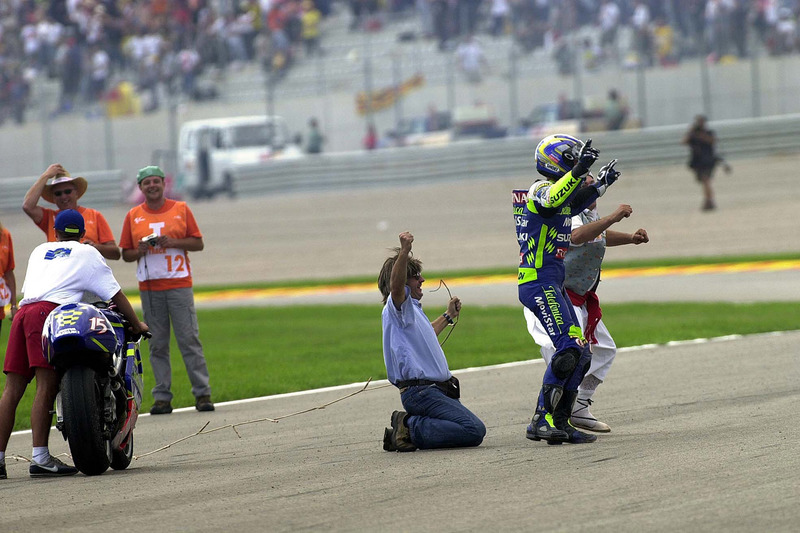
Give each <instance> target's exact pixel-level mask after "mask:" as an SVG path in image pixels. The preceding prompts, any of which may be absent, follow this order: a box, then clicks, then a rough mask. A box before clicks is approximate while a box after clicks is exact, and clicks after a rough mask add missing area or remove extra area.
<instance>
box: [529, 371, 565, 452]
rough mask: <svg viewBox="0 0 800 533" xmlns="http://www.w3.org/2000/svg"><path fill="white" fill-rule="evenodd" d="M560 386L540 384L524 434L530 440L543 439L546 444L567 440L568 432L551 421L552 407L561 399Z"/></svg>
mask: <svg viewBox="0 0 800 533" xmlns="http://www.w3.org/2000/svg"><path fill="white" fill-rule="evenodd" d="M562 390H563V389H562V388H561V387H558V386H555V385H542V390H541V392H540V393H539V401H538V403H537V405H536V411H535V412H534V413H533V418H532V419H531V423H530V424H529V425H528V428H527V430H526V431H525V436H526V437H527V438H529V439H531V440H536V441H539V440H544V441H547V443H548V444H561V443H562V442H567V441H568V440H569V434H568V433H567V432H566V431H564V430H562V429H559V428H557V427H556V426H555V424H554V423H553V415H552V414H551V413H552V412H553V411H554V409H553V406H554V405H555V406H558V404H559V403H560V400H561V395H562Z"/></svg>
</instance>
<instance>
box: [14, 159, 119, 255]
mask: <svg viewBox="0 0 800 533" xmlns="http://www.w3.org/2000/svg"><path fill="white" fill-rule="evenodd" d="M48 181H49V183H48ZM88 187H89V184H88V183H87V182H86V179H85V178H82V177H77V178H73V177H71V176H70V174H69V172H67V170H66V169H65V168H64V167H63V166H61V165H60V164H58V163H54V164H52V165H50V166H49V167H47V169H46V170H45V171H44V172H43V173H42V175H41V176H39V179H37V180H36V181H35V182H34V183H33V185H31V188H30V189H28V192H27V193H25V199H24V200H23V203H22V210H23V211H25V214H26V215H28V216H29V217H30V219H31V220H33V223H34V224H36V226H38V228H39V229H40V230H42V231H43V232H44V233H45V235H46V236H47V241H48V242H53V241H55V240H56V237H57V235H56V231H55V227H54V225H53V224H54V222H55V219H56V216H57V215H58V213H60V212H61V211H65V210H67V209H74V210H76V211H78V212H79V213H80V214H81V216H82V217H83V219H84V221H85V231H84V234H83V235H82V238H83V240H82V242H83V243H84V244H89V245H91V246H94V247H95V248H97V251H98V252H100V254H101V255H102V256H103V257H105V258H106V259H112V260H116V259H119V258H120V252H119V248H117V243H116V241H115V240H114V234H113V233H112V232H111V227H110V226H109V225H108V222H107V221H106V219H105V217H104V216H103V215H102V214H101V213H100V212H99V211H96V210H94V209H91V208H89V207H81V206H78V200H80V198H81V196H83V194H84V193H85V192H86V189H87V188H88ZM39 198H42V199H44V200H45V201H47V202H50V203H52V204H56V206H57V207H58V211H55V210H53V209H50V208H47V207H40V206H39V205H38V204H39Z"/></svg>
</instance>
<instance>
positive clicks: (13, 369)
mask: <svg viewBox="0 0 800 533" xmlns="http://www.w3.org/2000/svg"><path fill="white" fill-rule="evenodd" d="M56 307H58V304H54V303H53V302H34V303H29V304H26V305H23V306H22V307H20V308H19V311H17V314H15V315H14V320H12V321H11V332H10V333H9V334H8V348H7V349H6V360H5V363H4V364H3V372H5V373H6V374H9V373H14V374H19V375H21V376H24V377H26V378H28V381H30V380H32V379H33V376H34V375H35V374H36V370H35V369H36V367H40V368H53V366H52V365H51V364H50V363H48V362H47V359H45V357H44V351H43V350H42V328H43V327H44V321H45V320H47V315H49V314H50V311H52V310H53V309H55V308H56Z"/></svg>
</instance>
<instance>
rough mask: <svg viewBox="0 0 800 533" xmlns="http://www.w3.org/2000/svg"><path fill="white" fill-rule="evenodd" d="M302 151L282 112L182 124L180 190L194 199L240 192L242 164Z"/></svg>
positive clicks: (268, 160)
mask: <svg viewBox="0 0 800 533" xmlns="http://www.w3.org/2000/svg"><path fill="white" fill-rule="evenodd" d="M302 156H303V151H302V150H301V148H300V147H299V146H297V145H296V144H295V143H294V142H293V139H292V138H290V134H289V128H288V127H287V126H286V121H285V120H284V119H283V118H282V117H278V116H273V117H267V116H266V115H255V116H246V117H230V118H215V119H208V120H192V121H189V122H185V123H184V124H183V126H181V131H180V136H179V138H178V176H177V190H178V192H180V193H182V194H189V195H191V196H193V197H194V198H203V197H207V198H211V197H213V196H214V195H215V194H217V193H220V192H224V193H226V194H228V195H229V196H234V195H235V184H234V175H235V170H236V169H237V168H239V167H242V166H252V165H258V164H269V162H270V161H271V160H273V159H281V158H298V157H302Z"/></svg>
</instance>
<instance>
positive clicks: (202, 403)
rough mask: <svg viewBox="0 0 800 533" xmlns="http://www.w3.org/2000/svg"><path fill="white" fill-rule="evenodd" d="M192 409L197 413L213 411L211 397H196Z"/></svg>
mask: <svg viewBox="0 0 800 533" xmlns="http://www.w3.org/2000/svg"><path fill="white" fill-rule="evenodd" d="M194 408H195V409H197V410H198V411H213V410H214V404H213V403H212V402H211V396H198V397H197V403H196V404H194Z"/></svg>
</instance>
